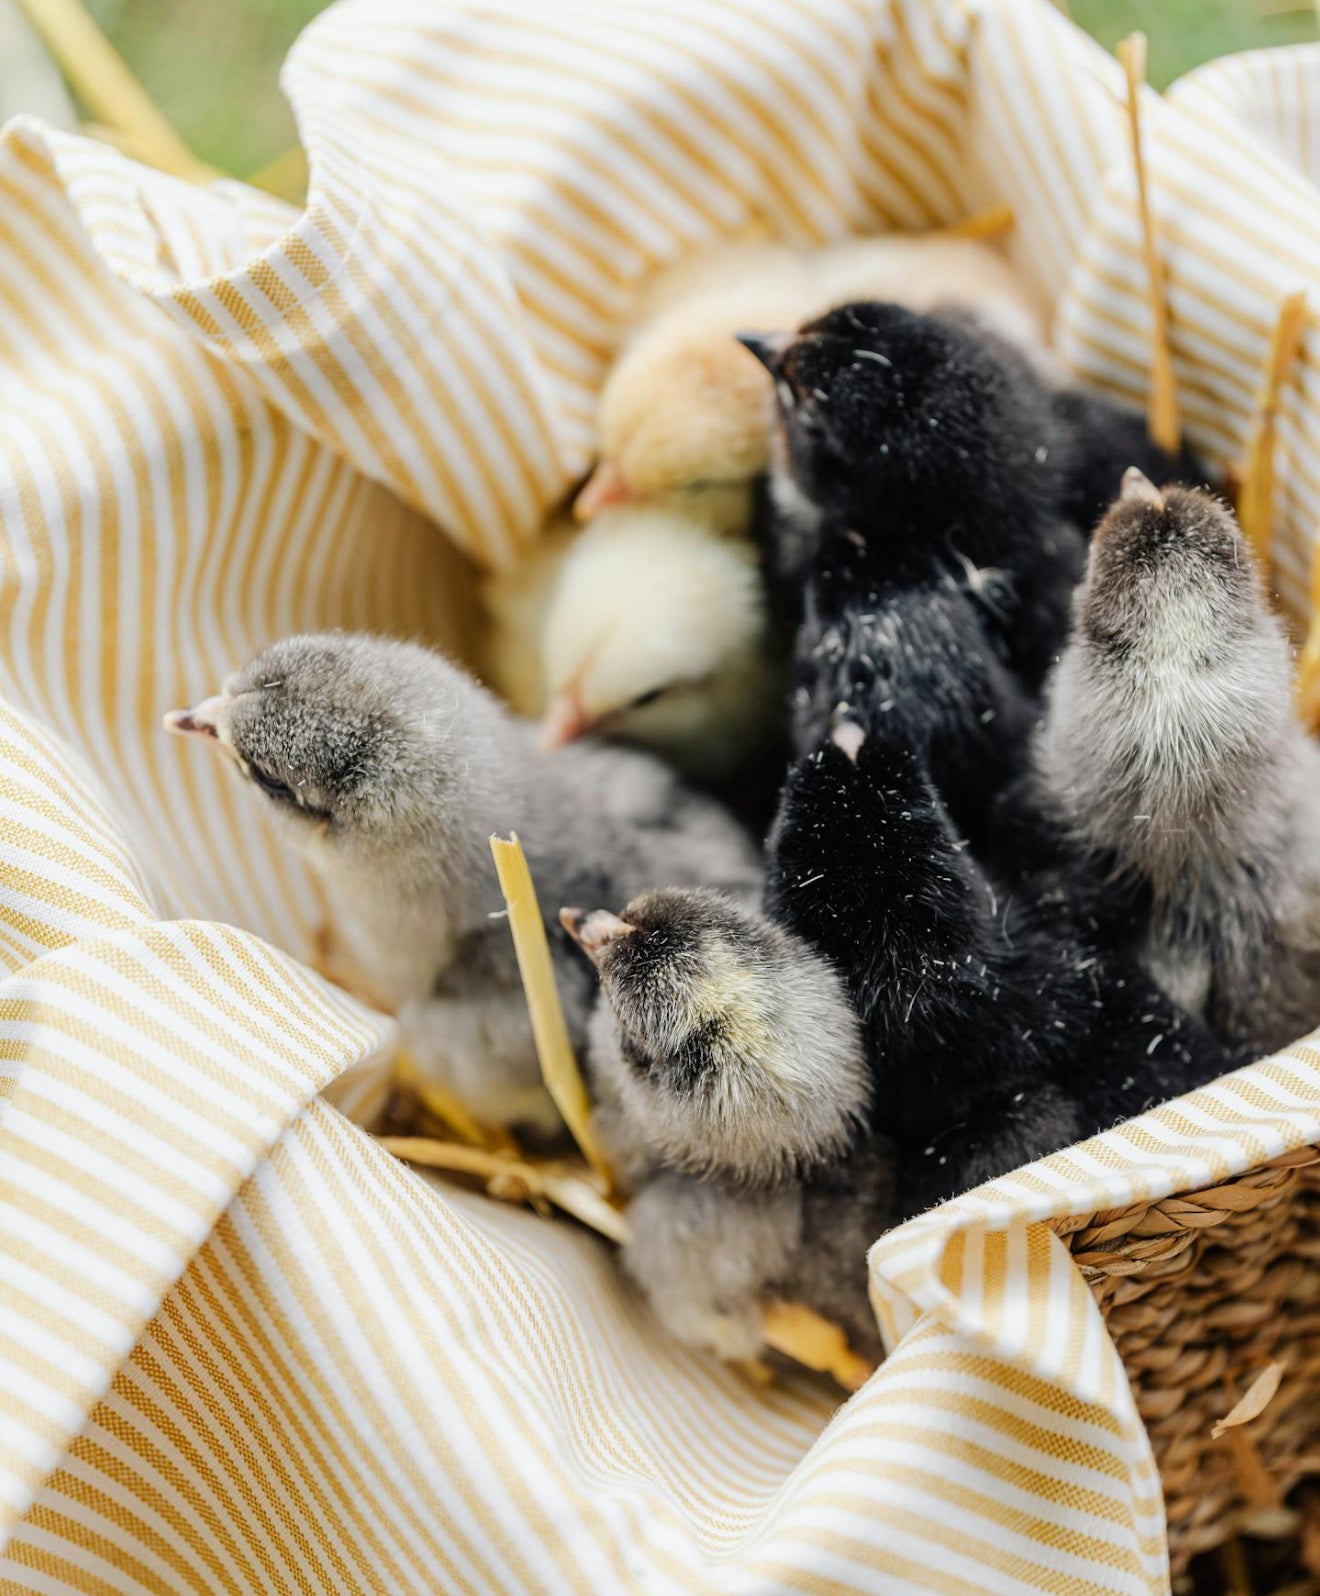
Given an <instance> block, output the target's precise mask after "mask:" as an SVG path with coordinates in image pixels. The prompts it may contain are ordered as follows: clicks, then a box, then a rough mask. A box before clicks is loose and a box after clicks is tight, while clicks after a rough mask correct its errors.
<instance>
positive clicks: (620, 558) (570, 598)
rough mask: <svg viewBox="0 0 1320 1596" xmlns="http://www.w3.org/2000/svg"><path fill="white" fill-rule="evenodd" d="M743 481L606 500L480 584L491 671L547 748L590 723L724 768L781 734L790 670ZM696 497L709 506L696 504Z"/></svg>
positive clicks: (696, 766)
mask: <svg viewBox="0 0 1320 1596" xmlns="http://www.w3.org/2000/svg"><path fill="white" fill-rule="evenodd" d="M741 497H742V494H741V491H739V492H735V493H734V494H732V495H730V494H711V495H694V496H693V503H692V504H689V505H688V506H685V507H684V508H676V507H674V506H672V505H640V504H639V505H624V506H619V507H616V508H613V509H606V510H604V511H602V512H601V514H600V515H598V516H597V517H596V518H595V520H593V521H592V523H591V525H590V526H588V527H587V528H585V529H583V530H581V531H579V532H578V534H577V536H576V537H568V536H565V527H564V525H563V523H562V522H560V523H557V524H556V525H554V526H553V527H552V528H549V529H547V537H548V539H549V542H548V543H547V546H546V548H545V550H544V552H538V553H537V554H535V555H533V556H532V557H531V558H530V559H529V560H528V561H526V562H525V563H524V565H523V566H522V567H521V568H520V569H519V571H518V572H516V573H514V575H513V576H512V577H493V578H490V579H488V581H487V583H486V586H485V599H486V605H487V610H488V614H489V617H490V627H489V630H488V637H487V645H488V655H487V672H488V675H489V677H490V679H491V681H492V683H493V684H494V685H495V686H496V687H497V688H498V689H499V690H500V691H501V692H502V693H504V694H505V696H506V697H508V699H509V700H510V702H511V703H512V704H513V706H514V708H515V709H517V710H518V711H519V712H520V713H521V714H523V715H526V716H529V717H539V718H540V719H541V722H542V741H543V746H544V747H546V748H558V747H560V746H562V745H563V744H565V743H568V742H571V741H573V740H574V739H576V738H578V737H581V736H583V735H584V734H586V733H588V732H594V733H598V734H600V735H603V736H609V737H612V738H618V739H621V740H624V741H628V742H633V743H640V744H643V745H645V746H647V747H650V748H653V749H655V750H657V751H658V752H660V753H663V754H664V755H666V756H667V757H668V758H669V759H670V760H671V762H672V763H674V764H675V765H677V766H678V767H679V768H680V769H681V770H683V771H685V772H686V773H688V774H690V775H693V776H698V777H700V778H703V779H706V780H720V779H722V778H724V777H726V776H729V775H731V774H733V773H734V772H735V771H737V770H738V769H740V768H742V767H743V766H745V764H746V763H747V762H748V761H749V759H750V758H751V757H752V756H753V755H754V754H755V753H756V751H757V750H758V749H759V748H760V747H762V746H764V745H765V744H766V743H767V742H768V741H769V740H770V738H771V737H772V736H773V735H774V733H775V730H776V727H777V725H778V720H779V710H780V706H781V702H782V680H781V671H780V666H779V663H778V660H777V658H776V650H775V649H774V648H773V646H772V635H771V631H772V628H771V618H770V614H769V606H768V601H767V596H766V591H765V584H764V581H763V579H762V575H761V570H760V565H759V559H758V555H757V552H756V550H755V548H754V547H753V546H752V544H751V543H750V542H749V541H747V540H746V539H742V538H737V537H732V538H731V537H729V536H727V535H726V534H725V533H724V532H723V531H722V530H721V522H722V521H724V522H727V520H728V518H730V517H731V516H741V515H745V514H746V513H747V511H746V509H745V508H744V507H742V506H741V504H740V500H741ZM694 506H695V507H699V509H700V514H698V513H695V512H694Z"/></svg>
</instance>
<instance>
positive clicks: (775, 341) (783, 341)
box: [733, 332, 793, 377]
mask: <svg viewBox="0 0 1320 1596" xmlns="http://www.w3.org/2000/svg"><path fill="white" fill-rule="evenodd" d="M733 336H734V337H735V338H736V339H737V340H738V342H739V343H740V344H741V345H742V346H743V348H744V349H746V350H747V351H748V352H749V353H750V354H753V355H755V356H756V358H757V359H758V360H759V361H760V362H761V364H762V365H763V366H764V367H765V369H766V370H767V371H768V372H769V373H770V375H771V376H772V377H774V376H777V375H778V374H779V362H780V361H781V360H782V359H783V358H784V351H785V350H786V349H787V348H788V346H789V345H790V344H791V343H792V342H793V334H792V333H753V332H745V333H734V335H733Z"/></svg>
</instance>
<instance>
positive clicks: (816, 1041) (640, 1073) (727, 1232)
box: [564, 890, 893, 1358]
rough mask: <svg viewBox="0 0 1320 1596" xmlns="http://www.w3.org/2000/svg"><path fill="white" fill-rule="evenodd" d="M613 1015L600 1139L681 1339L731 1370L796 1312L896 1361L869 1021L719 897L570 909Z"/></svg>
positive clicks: (662, 1315) (667, 1316) (642, 1280)
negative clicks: (879, 1321) (799, 1308)
mask: <svg viewBox="0 0 1320 1596" xmlns="http://www.w3.org/2000/svg"><path fill="white" fill-rule="evenodd" d="M564 923H565V925H566V926H568V927H569V929H570V931H571V933H572V934H573V936H574V937H575V938H576V940H577V941H578V943H579V945H580V946H581V947H582V949H583V951H584V952H585V953H586V954H587V956H588V957H589V958H590V959H591V960H592V962H593V963H594V964H595V966H596V968H597V970H598V971H599V974H600V980H601V989H602V993H603V996H604V999H605V1001H604V1002H603V1003H602V1004H601V1006H600V1007H599V1009H598V1010H597V1011H596V1014H595V1017H594V1019H593V1021H592V1026H591V1043H590V1051H589V1055H588V1058H589V1067H590V1073H591V1083H592V1091H593V1096H594V1098H595V1101H596V1123H597V1125H598V1127H599V1129H600V1131H601V1135H602V1137H603V1139H604V1141H605V1143H606V1145H607V1147H608V1148H609V1151H610V1153H611V1155H612V1157H613V1158H614V1160H615V1163H616V1165H617V1167H618V1168H619V1169H620V1171H621V1172H622V1174H623V1175H624V1178H625V1180H626V1182H627V1183H628V1185H629V1186H630V1188H631V1190H632V1193H633V1195H632V1200H631V1202H630V1204H629V1208H628V1220H629V1226H630V1239H629V1241H628V1243H627V1245H626V1246H625V1248H624V1264H625V1266H626V1268H627V1270H628V1272H629V1273H630V1274H631V1275H632V1276H633V1278H634V1279H635V1280H636V1281H637V1283H638V1285H640V1287H641V1288H642V1290H643V1291H644V1292H645V1293H646V1295H647V1297H648V1298H649V1300H650V1302H651V1305H652V1307H653V1309H654V1311H655V1313H656V1315H657V1316H658V1317H659V1319H660V1321H661V1323H662V1324H664V1326H665V1327H666V1328H667V1329H668V1330H669V1331H670V1332H671V1333H672V1334H673V1335H675V1336H677V1337H678V1338H679V1339H680V1340H682V1341H684V1342H686V1343H688V1344H689V1345H692V1346H698V1347H703V1348H705V1349H707V1350H709V1351H712V1352H715V1353H716V1354H718V1355H719V1356H721V1357H725V1358H745V1357H751V1356H753V1355H755V1354H756V1353H757V1352H758V1351H760V1350H761V1345H762V1330H761V1305H762V1304H763V1303H764V1302H765V1301H766V1300H768V1299H771V1298H775V1297H781V1298H791V1299H794V1300H797V1301H802V1302H806V1303H808V1304H809V1305H810V1306H811V1307H813V1308H815V1309H816V1310H817V1311H818V1312H820V1313H822V1314H824V1315H825V1316H826V1317H828V1318H831V1319H833V1320H834V1321H835V1322H836V1323H839V1324H841V1325H842V1326H843V1327H844V1329H845V1330H846V1331H847V1333H848V1336H849V1339H850V1341H851V1342H852V1344H853V1346H854V1347H855V1348H856V1349H857V1350H858V1351H860V1352H862V1353H863V1354H865V1355H868V1356H870V1357H873V1358H878V1356H879V1352H880V1346H879V1338H878V1334H877V1330H876V1323H875V1317H874V1315H873V1314H872V1312H871V1310H870V1308H869V1306H868V1302H867V1275H866V1250H867V1248H868V1247H869V1246H870V1244H871V1243H872V1242H873V1241H874V1240H875V1239H876V1237H877V1236H879V1235H880V1233H881V1231H882V1230H884V1229H885V1227H886V1226H887V1225H888V1224H889V1223H890V1221H891V1218H892V1208H893V1201H892V1199H893V1191H892V1176H891V1166H890V1161H889V1158H888V1156H887V1149H886V1148H885V1145H884V1143H883V1142H882V1141H881V1140H880V1139H878V1138H876V1137H874V1136H873V1135H872V1134H871V1133H870V1131H869V1130H868V1129H867V1127H866V1112H867V1106H868V1102H869V1098H870V1077H869V1074H868V1072H867V1067H866V1062H865V1059H864V1056H863V1052H862V1044H861V1038H860V1033H859V1028H858V1023H857V1020H856V1018H855V1016H854V1015H853V1012H852V1009H851V1007H850V1005H849V1003H848V1001H847V998H846V997H845V996H844V993H843V989H842V987H841V986H840V984H839V982H838V979H837V978H836V977H835V975H834V973H833V971H832V970H831V969H830V968H829V966H828V965H827V964H826V963H825V962H824V961H823V960H822V959H821V958H820V957H819V956H818V955H816V954H815V953H813V952H812V951H811V949H810V948H808V947H807V946H806V944H805V943H803V942H800V941H799V940H798V939H797V938H796V937H794V936H792V935H791V934H790V933H788V932H786V931H782V930H781V929H780V928H779V927H778V926H775V925H774V924H772V923H771V922H770V921H768V920H766V919H765V917H764V916H762V915H761V914H759V913H757V912H756V911H754V910H751V909H745V908H742V907H740V906H739V905H737V904H735V903H733V902H732V901H731V900H729V899H727V898H724V897H721V896H720V895H719V894H717V893H712V892H704V891H673V890H666V891H655V892H648V893H645V894H644V895H643V896H641V897H639V898H637V899H635V900H634V901H633V902H632V903H630V904H629V905H628V907H627V908H626V909H625V910H624V911H623V914H622V915H621V916H618V915H614V914H611V913H609V912H607V911H604V910H597V911H595V912H593V913H590V914H584V913H583V912H582V911H581V910H574V909H566V910H565V911H564Z"/></svg>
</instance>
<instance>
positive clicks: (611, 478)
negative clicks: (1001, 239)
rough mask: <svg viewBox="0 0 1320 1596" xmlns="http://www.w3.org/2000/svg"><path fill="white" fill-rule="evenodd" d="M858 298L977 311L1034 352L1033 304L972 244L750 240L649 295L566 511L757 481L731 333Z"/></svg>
mask: <svg viewBox="0 0 1320 1596" xmlns="http://www.w3.org/2000/svg"><path fill="white" fill-rule="evenodd" d="M862 297H865V298H870V299H893V300H898V301H901V302H902V303H904V304H909V305H912V306H914V307H915V308H918V309H929V308H932V307H934V306H936V305H941V304H952V305H960V306H963V307H966V308H969V309H975V310H977V311H978V312H980V313H981V314H983V315H984V316H985V318H986V321H987V324H988V325H989V326H992V327H994V328H996V329H997V330H998V331H1000V332H1001V333H1003V334H1004V335H1005V336H1008V337H1012V338H1015V339H1020V340H1021V341H1022V343H1023V344H1024V346H1026V347H1029V348H1032V349H1043V348H1044V343H1045V329H1044V322H1043V318H1042V316H1041V313H1040V310H1039V308H1038V307H1037V306H1036V305H1035V303H1034V302H1033V301H1032V300H1031V298H1030V297H1029V296H1028V294H1027V293H1026V291H1025V290H1024V289H1023V287H1022V285H1021V283H1020V282H1019V281H1018V279H1017V278H1016V276H1015V275H1014V273H1013V272H1012V270H1011V269H1010V267H1009V266H1008V265H1007V263H1006V262H1005V261H1004V259H1003V257H1002V256H1001V255H999V254H997V253H996V251H995V250H994V249H992V248H991V247H990V246H989V245H987V244H984V243H980V242H977V241H975V240H972V239H966V238H954V237H948V236H946V235H942V234H938V233H936V234H932V235H931V236H930V237H921V236H914V235H906V236H905V235H894V234H889V235H882V236H879V237H874V238H856V239H846V240H844V241H842V242H840V243H836V244H832V245H827V246H825V247H824V248H820V249H816V250H810V251H808V250H800V249H794V248H792V247H791V246H789V245H785V244H749V245H742V246H734V247H730V248H728V249H723V250H716V251H712V252H709V253H708V254H705V255H702V256H699V257H697V258H696V259H694V260H692V259H690V260H686V261H682V262H680V263H679V264H678V265H677V266H675V267H671V268H670V269H669V270H668V271H666V272H664V273H662V274H661V275H660V277H659V278H658V279H657V280H656V282H655V283H654V284H653V285H652V287H651V289H650V292H649V295H648V297H647V299H646V300H645V301H644V302H643V305H642V307H641V313H640V317H639V321H638V324H637V325H636V327H635V328H634V331H633V333H632V335H631V337H630V339H629V340H628V342H627V343H626V344H625V345H624V348H623V351H622V353H621V354H620V356H619V358H618V360H617V361H616V363H615V365H614V367H613V369H612V370H611V372H610V375H609V377H608V379H607V380H606V383H605V387H604V389H603V390H602V392H601V397H600V410H599V417H598V426H599V432H600V464H599V466H598V467H597V469H596V471H595V473H594V474H593V476H592V477H591V479H590V480H589V481H588V483H587V485H586V487H585V488H584V489H583V490H582V493H581V494H580V495H579V497H578V501H577V505H576V510H577V513H578V515H579V516H580V517H581V518H582V519H584V520H585V519H589V518H590V517H591V516H593V515H595V514H597V512H598V511H600V510H601V509H603V508H604V507H605V506H606V505H607V504H615V503H619V502H621V501H623V500H625V499H637V498H649V497H652V496H654V495H656V494H666V493H672V492H675V491H680V490H684V489H688V488H691V487H693V486H696V485H701V484H709V483H726V484H727V483H748V482H750V481H751V480H752V479H753V478H754V477H757V476H759V475H760V474H761V473H762V472H764V471H765V469H766V467H767V466H768V464H769V458H770V455H769V424H768V401H769V394H770V384H769V382H768V381H767V379H766V376H765V373H764V372H762V371H760V370H758V369H757V366H756V363H755V362H754V361H753V360H751V359H749V358H748V356H747V355H746V354H745V353H744V352H743V351H742V350H740V349H739V348H738V347H737V346H736V345H735V344H734V342H733V340H732V336H731V335H732V334H734V333H736V332H737V331H739V329H741V328H744V327H758V326H759V327H775V326H780V327H785V326H796V325H797V324H798V323H799V322H801V321H803V320H804V319H805V318H806V317H808V316H813V315H819V314H820V313H821V312H823V311H825V310H827V309H828V308H829V307H830V306H831V305H837V304H840V303H843V302H844V301H846V300H852V299H858V298H862Z"/></svg>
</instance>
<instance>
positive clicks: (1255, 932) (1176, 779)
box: [1035, 471, 1320, 1053]
mask: <svg viewBox="0 0 1320 1596" xmlns="http://www.w3.org/2000/svg"><path fill="white" fill-rule="evenodd" d="M1035 760H1036V770H1037V774H1038V780H1039V783H1040V786H1041V789H1042V790H1043V794H1044V796H1045V798H1046V800H1047V801H1048V802H1050V803H1051V804H1052V805H1053V806H1054V808H1055V811H1056V812H1057V814H1058V816H1059V817H1060V819H1061V821H1062V823H1063V825H1064V826H1065V827H1066V829H1067V831H1068V832H1069V833H1070V834H1071V836H1072V837H1073V838H1074V839H1076V840H1077V841H1078V842H1080V843H1081V844H1082V845H1083V846H1084V847H1085V848H1086V849H1088V850H1089V851H1090V852H1091V854H1092V856H1093V858H1094V860H1095V862H1096V864H1097V866H1098V874H1099V876H1100V878H1101V879H1102V880H1103V881H1104V882H1105V883H1106V884H1107V885H1108V887H1109V891H1110V894H1111V896H1112V895H1114V894H1116V893H1121V892H1123V891H1124V890H1126V891H1127V892H1129V893H1132V892H1134V891H1135V893H1136V894H1137V898H1138V902H1139V903H1140V904H1141V905H1142V909H1143V920H1142V923H1143V931H1144V937H1143V946H1142V955H1143V958H1144V961H1145V963H1146V964H1147V966H1148V968H1149V969H1150V970H1151V971H1152V973H1153V974H1154V975H1155V977H1156V978H1157V979H1158V980H1159V982H1160V983H1161V985H1162V986H1163V987H1164V988H1165V989H1166V990H1167V991H1169V992H1170V993H1172V994H1173V995H1174V996H1175V997H1176V998H1178V999H1179V1001H1180V1002H1182V1003H1183V1004H1184V1005H1186V1006H1187V1007H1188V1008H1190V1009H1192V1010H1193V1011H1195V1012H1198V1013H1204V1015H1205V1016H1206V1018H1207V1020H1208V1022H1209V1024H1210V1025H1211V1027H1212V1028H1213V1029H1214V1030H1215V1031H1216V1032H1217V1033H1218V1034H1219V1035H1221V1036H1223V1037H1224V1038H1225V1039H1226V1041H1228V1042H1229V1043H1230V1044H1232V1045H1234V1046H1240V1047H1244V1048H1247V1049H1249V1050H1251V1051H1253V1052H1255V1053H1262V1052H1268V1051H1271V1050H1272V1049H1274V1048H1276V1047H1280V1046H1282V1045H1283V1044H1284V1043H1285V1042H1288V1041H1290V1040H1292V1039H1293V1038H1294V1037H1296V1036H1298V1035H1300V1034H1302V1033H1303V1032H1305V1031H1307V1030H1309V1029H1310V1028H1311V1027H1312V1026H1314V1025H1315V1024H1316V1022H1317V1020H1320V798H1317V794H1320V750H1317V748H1316V747H1315V745H1314V743H1313V742H1312V741H1311V739H1310V738H1309V737H1308V736H1307V735H1306V733H1305V731H1304V730H1303V728H1302V726H1301V724H1300V723H1299V722H1298V720H1297V718H1296V715H1295V713H1294V711H1293V702H1292V659H1291V651H1290V648H1289V645H1288V640H1287V637H1286V636H1285V633H1284V629H1283V626H1282V624H1281V623H1280V621H1279V619H1278V617H1277V616H1276V615H1275V614H1274V613H1273V612H1272V610H1271V609H1270V606H1269V604H1268V602H1267V600H1266V596H1265V593H1264V591H1263V589H1262V586H1261V582H1260V578H1259V575H1258V573H1257V571H1256V568H1255V564H1254V562H1253V560H1252V557H1251V554H1250V551H1249V550H1248V548H1247V546H1246V543H1245V542H1244V540H1243V538H1242V534H1241V533H1240V532H1239V530H1238V528H1237V525H1236V523H1235V521H1234V519H1233V517H1232V515H1231V514H1230V512H1229V511H1228V510H1227V509H1226V508H1225V506H1224V505H1223V504H1221V503H1220V502H1219V501H1218V500H1216V499H1214V498H1212V497H1210V496H1209V495H1208V494H1206V493H1202V492H1197V491H1189V490H1184V489H1180V488H1172V489H1169V490H1167V491H1165V492H1161V491H1160V490H1158V489H1157V488H1155V487H1154V486H1152V484H1151V483H1150V482H1149V481H1148V480H1147V479H1146V478H1145V477H1144V476H1142V475H1141V473H1140V472H1136V471H1133V472H1131V473H1129V476H1128V478H1127V480H1126V482H1125V484H1124V488H1123V493H1122V496H1121V498H1120V499H1119V501H1118V503H1117V504H1115V505H1114V507H1113V508H1112V509H1111V511H1110V512H1109V514H1108V516H1106V518H1105V519H1104V521H1103V522H1102V523H1101V524H1100V526H1099V527H1098V528H1097V530H1096V533H1095V538H1094V541H1093V543H1092V547H1091V553H1090V560H1089V564H1088V568H1087V573H1086V578H1085V581H1084V583H1083V585H1082V587H1081V589H1080V591H1079V593H1078V595H1077V603H1076V612H1075V623H1074V628H1073V633H1072V637H1071V639H1070V641H1069V643H1068V646H1067V648H1066V650H1065V651H1064V654H1063V657H1062V659H1061V660H1060V662H1059V666H1058V669H1057V671H1056V672H1055V674H1054V677H1053V679H1052V681H1051V683H1050V688H1049V693H1048V707H1047V713H1046V718H1045V722H1044V725H1043V728H1042V730H1041V733H1040V736H1039V739H1038V741H1037V745H1036V751H1035Z"/></svg>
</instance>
